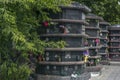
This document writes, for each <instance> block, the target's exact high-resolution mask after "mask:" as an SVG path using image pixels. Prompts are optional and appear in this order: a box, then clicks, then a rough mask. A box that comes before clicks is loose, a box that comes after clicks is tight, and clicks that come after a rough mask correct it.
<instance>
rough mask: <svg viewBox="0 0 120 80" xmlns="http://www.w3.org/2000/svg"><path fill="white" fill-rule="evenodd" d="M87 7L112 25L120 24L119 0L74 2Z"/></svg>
mask: <svg viewBox="0 0 120 80" xmlns="http://www.w3.org/2000/svg"><path fill="white" fill-rule="evenodd" d="M74 1H78V2H80V3H82V4H85V5H87V6H88V7H90V8H91V9H92V13H95V14H97V15H99V16H101V17H103V18H104V19H105V20H106V21H108V22H110V23H111V24H120V5H119V4H118V1H119V0H74Z"/></svg>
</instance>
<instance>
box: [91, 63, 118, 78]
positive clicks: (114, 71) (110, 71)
mask: <svg viewBox="0 0 120 80" xmlns="http://www.w3.org/2000/svg"><path fill="white" fill-rule="evenodd" d="M91 80H120V65H110V66H109V65H108V66H104V68H103V70H102V74H101V76H98V77H92V78H91Z"/></svg>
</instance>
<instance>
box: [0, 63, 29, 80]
mask: <svg viewBox="0 0 120 80" xmlns="http://www.w3.org/2000/svg"><path fill="white" fill-rule="evenodd" d="M30 73H31V70H30V69H29V67H28V66H27V65H25V64H23V65H18V64H15V63H8V62H4V63H3V64H2V65H1V66H0V80H28V77H29V75H30Z"/></svg>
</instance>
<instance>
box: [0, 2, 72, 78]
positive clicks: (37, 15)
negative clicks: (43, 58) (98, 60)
mask: <svg viewBox="0 0 120 80" xmlns="http://www.w3.org/2000/svg"><path fill="white" fill-rule="evenodd" d="M69 3H70V0H2V1H0V70H1V71H0V78H1V76H2V80H27V78H28V76H29V74H30V70H29V68H28V66H26V65H23V64H26V63H28V61H29V60H28V52H29V51H30V52H32V53H35V54H36V53H41V54H43V53H44V48H45V47H64V42H61V41H60V42H55V43H54V42H48V43H46V42H45V41H42V40H40V39H39V35H38V34H37V29H38V28H39V27H41V24H40V23H42V22H43V21H46V20H48V19H50V18H49V17H48V13H47V11H45V9H48V10H52V11H53V12H57V11H60V9H59V7H58V6H59V5H61V4H63V5H68V4H69ZM9 61H10V63H9ZM0 80H1V79H0Z"/></svg>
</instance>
